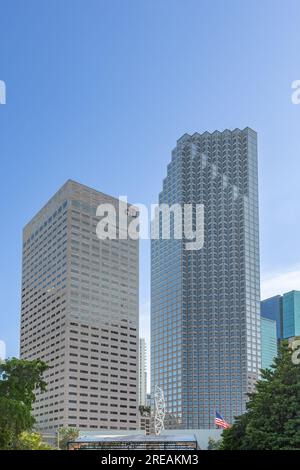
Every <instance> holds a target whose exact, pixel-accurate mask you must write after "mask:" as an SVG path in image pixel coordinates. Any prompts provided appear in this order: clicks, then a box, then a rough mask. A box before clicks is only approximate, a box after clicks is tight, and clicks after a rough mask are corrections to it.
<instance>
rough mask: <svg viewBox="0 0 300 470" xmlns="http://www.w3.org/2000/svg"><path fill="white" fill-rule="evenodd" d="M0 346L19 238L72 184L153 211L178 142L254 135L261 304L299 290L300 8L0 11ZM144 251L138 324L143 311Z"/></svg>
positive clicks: (92, 6) (14, 325) (58, 1)
mask: <svg viewBox="0 0 300 470" xmlns="http://www.w3.org/2000/svg"><path fill="white" fill-rule="evenodd" d="M0 17H1V28H0V80H5V82H6V87H7V104H6V105H0V158H1V167H0V168H1V186H0V191H1V197H0V206H1V207H0V209H1V217H2V225H1V228H2V230H1V233H0V250H1V270H0V276H1V279H0V286H1V290H0V316H1V323H0V339H3V340H4V341H5V342H6V344H7V354H8V355H10V356H11V355H16V354H18V343H19V318H20V281H21V236H22V227H23V226H24V224H25V223H26V222H27V221H28V220H29V219H30V218H31V217H32V216H33V215H34V214H35V212H36V211H37V210H38V209H39V208H40V207H41V206H42V205H43V204H44V203H45V202H46V201H47V200H48V199H49V197H50V196H51V195H52V194H53V193H54V192H55V191H56V190H57V189H58V188H59V187H60V186H61V185H62V184H63V183H64V182H65V180H67V179H68V178H72V179H75V180H78V181H80V182H82V183H84V184H86V185H89V186H92V187H95V188H97V189H99V190H101V191H103V192H106V193H108V194H111V195H114V196H118V195H120V194H122V195H124V194H127V195H128V199H129V200H130V201H131V202H140V203H145V204H150V203H155V202H156V200H157V194H158V192H159V191H160V189H161V183H162V179H163V177H164V176H165V174H166V165H167V163H168V162H169V160H170V152H171V149H172V148H173V147H174V146H175V144H176V140H177V139H178V138H179V137H180V136H181V135H182V134H183V133H185V132H191V133H193V132H195V131H198V132H203V131H205V130H209V131H213V130H215V129H219V130H223V129H225V128H230V129H232V128H235V127H240V128H244V127H246V126H250V127H252V128H254V129H255V130H256V131H257V132H258V135H259V176H260V235H261V271H262V279H263V286H262V287H263V293H264V295H269V294H272V293H273V292H274V293H277V292H278V291H284V290H286V289H287V290H288V289H289V288H295V289H300V249H299V229H300V205H299V187H300V184H299V183H300V105H299V106H296V105H293V104H292V102H291V93H292V91H291V83H292V81H293V80H296V79H300V54H299V51H300V33H299V21H300V3H299V1H298V0H295V1H293V0H288V1H283V0H282V1H278V0H259V1H258V0H252V1H251V2H246V1H241V0H215V1H213V0H209V1H205V0H180V1H178V0H177V1H176V0H147V1H146V0H106V1H104V0H97V1H94V0H84V1H81V0H43V1H40V0H27V1H26V2H24V1H22V0H20V1H17V0H9V1H6V0H1V1H0ZM149 279H150V265H149V244H148V243H147V242H145V241H143V242H142V243H141V324H142V333H143V334H146V336H147V335H148V333H147V332H146V330H147V325H148V313H149V288H150V287H149Z"/></svg>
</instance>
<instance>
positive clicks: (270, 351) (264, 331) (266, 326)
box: [261, 317, 277, 369]
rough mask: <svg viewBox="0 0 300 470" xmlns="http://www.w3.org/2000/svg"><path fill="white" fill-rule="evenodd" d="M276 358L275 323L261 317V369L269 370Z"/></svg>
mask: <svg viewBox="0 0 300 470" xmlns="http://www.w3.org/2000/svg"><path fill="white" fill-rule="evenodd" d="M276 356H277V330H276V321H275V320H271V319H270V318H266V317H261V368H262V369H267V368H268V369H269V368H270V367H271V365H272V363H273V360H274V358H275V357H276Z"/></svg>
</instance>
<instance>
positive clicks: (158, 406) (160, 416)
mask: <svg viewBox="0 0 300 470" xmlns="http://www.w3.org/2000/svg"><path fill="white" fill-rule="evenodd" d="M154 403H155V415H154V430H155V434H156V435H157V436H159V434H160V433H161V431H163V430H164V429H165V427H164V419H165V414H166V405H165V397H164V392H163V391H162V389H161V388H160V387H159V386H158V385H155V389H154Z"/></svg>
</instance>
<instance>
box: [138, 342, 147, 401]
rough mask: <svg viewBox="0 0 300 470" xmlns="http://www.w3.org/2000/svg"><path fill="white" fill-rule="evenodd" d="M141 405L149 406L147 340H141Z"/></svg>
mask: <svg viewBox="0 0 300 470" xmlns="http://www.w3.org/2000/svg"><path fill="white" fill-rule="evenodd" d="M139 404H140V405H142V406H147V347H146V341H145V338H140V360H139Z"/></svg>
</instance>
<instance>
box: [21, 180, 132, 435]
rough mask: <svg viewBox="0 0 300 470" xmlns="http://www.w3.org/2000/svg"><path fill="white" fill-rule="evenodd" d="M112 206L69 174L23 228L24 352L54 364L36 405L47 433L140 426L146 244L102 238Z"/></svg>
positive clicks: (39, 425)
mask: <svg viewBox="0 0 300 470" xmlns="http://www.w3.org/2000/svg"><path fill="white" fill-rule="evenodd" d="M103 203H108V204H112V205H113V206H115V207H116V210H118V200H116V199H114V198H112V197H110V196H107V195H105V194H103V193H100V192H98V191H95V190H94V189H90V188H88V187H86V186H83V185H81V184H79V183H76V182H74V181H67V182H66V183H65V184H64V186H63V187H62V188H61V189H60V190H59V191H58V192H57V193H56V194H55V195H54V196H53V197H52V198H51V199H50V201H49V202H48V203H47V204H46V205H45V206H44V207H43V208H42V209H41V211H40V212H38V214H37V215H36V216H35V217H34V218H33V219H32V220H31V222H29V223H28V224H27V225H26V227H25V228H24V232H23V274H22V317H21V357H22V358H24V359H35V358H40V359H42V360H44V361H45V362H46V363H47V364H49V365H50V366H51V369H49V370H48V371H47V372H46V374H45V378H46V381H47V383H48V387H47V392H45V393H42V394H40V393H37V400H36V403H35V406H34V415H35V418H36V420H37V428H38V429H39V430H41V431H44V432H45V431H47V432H49V431H51V430H55V429H57V428H58V427H59V426H76V427H78V428H80V429H84V430H85V429H86V430H101V429H116V430H128V429H131V430H134V429H136V428H137V423H138V345H139V338H138V278H139V275H138V261H139V253H138V241H134V240H119V239H117V240H99V239H98V238H97V236H96V225H97V223H98V222H99V221H100V218H99V217H97V216H96V208H97V207H98V206H99V205H100V204H103ZM129 219H130V217H129ZM117 220H118V218H117ZM117 228H118V225H117Z"/></svg>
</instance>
